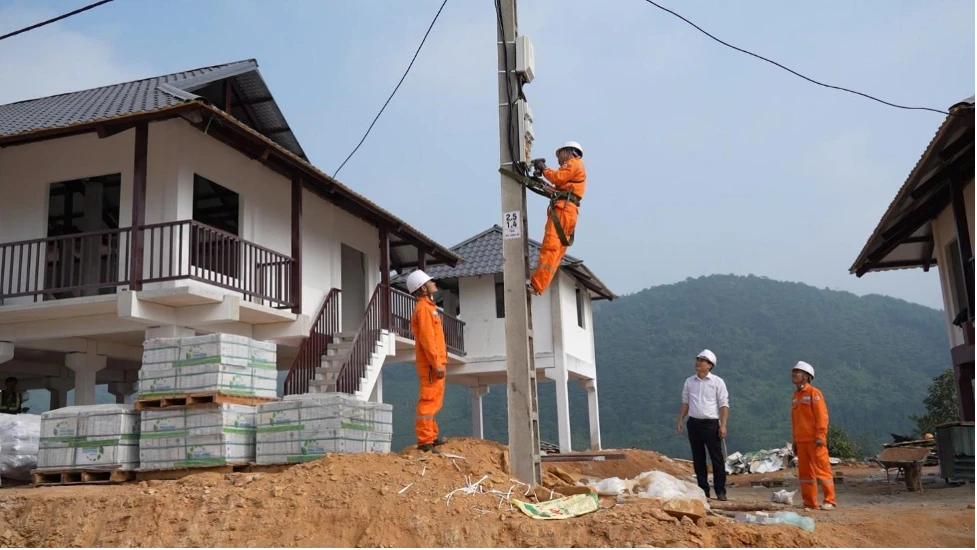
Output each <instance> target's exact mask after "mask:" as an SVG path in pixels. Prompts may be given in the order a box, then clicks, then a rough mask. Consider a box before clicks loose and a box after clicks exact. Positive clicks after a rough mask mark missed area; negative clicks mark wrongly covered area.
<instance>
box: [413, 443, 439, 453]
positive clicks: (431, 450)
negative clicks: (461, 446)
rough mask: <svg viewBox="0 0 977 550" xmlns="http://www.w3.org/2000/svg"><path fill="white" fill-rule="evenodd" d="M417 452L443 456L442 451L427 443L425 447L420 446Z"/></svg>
mask: <svg viewBox="0 0 977 550" xmlns="http://www.w3.org/2000/svg"><path fill="white" fill-rule="evenodd" d="M417 450H418V451H421V452H422V453H434V454H436V455H439V454H441V451H439V450H437V449H435V448H434V443H425V444H423V445H418V446H417Z"/></svg>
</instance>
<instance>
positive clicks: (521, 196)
mask: <svg viewBox="0 0 977 550" xmlns="http://www.w3.org/2000/svg"><path fill="white" fill-rule="evenodd" d="M494 1H495V7H496V11H497V13H496V16H497V17H496V22H497V25H496V26H497V27H499V28H498V30H497V36H498V40H497V46H498V54H499V72H498V74H499V162H500V164H501V166H502V168H506V169H509V170H513V171H516V172H519V170H517V169H516V168H515V166H514V161H515V160H517V159H518V157H516V158H515V159H514V158H513V153H514V152H515V153H517V154H518V152H519V151H520V148H523V147H527V146H528V144H527V143H526V141H525V140H526V138H525V136H523V135H520V133H519V122H518V120H516V117H515V114H516V113H515V112H514V111H516V110H517V109H516V106H515V102H516V100H518V99H519V76H518V75H517V74H516V70H515V69H516V43H515V41H516V36H517V32H516V29H517V21H516V0H494ZM501 177H502V222H503V225H502V228H503V237H502V254H503V257H504V258H505V266H504V272H503V273H504V276H503V286H504V289H505V348H506V359H507V373H506V379H507V384H506V393H507V395H508V405H509V473H510V474H511V475H512V476H513V477H515V478H516V479H519V480H520V481H523V482H524V483H528V484H530V485H532V486H536V485H538V484H539V483H540V481H541V479H542V469H541V463H540V457H539V405H538V402H537V398H536V364H535V360H534V359H535V357H534V355H535V354H534V352H533V317H532V302H531V296H530V295H529V293H528V292H527V291H526V281H527V280H528V273H529V240H528V239H529V236H528V235H527V233H526V188H525V187H524V186H523V185H522V184H521V183H519V182H517V181H516V180H514V179H512V178H511V177H509V176H506V175H505V174H502V176H501Z"/></svg>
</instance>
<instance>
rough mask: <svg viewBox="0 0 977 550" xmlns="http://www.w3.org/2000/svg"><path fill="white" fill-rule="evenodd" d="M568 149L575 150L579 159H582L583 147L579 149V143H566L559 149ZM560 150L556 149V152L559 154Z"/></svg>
mask: <svg viewBox="0 0 977 550" xmlns="http://www.w3.org/2000/svg"><path fill="white" fill-rule="evenodd" d="M568 147H569V148H571V149H576V150H577V152H578V153H580V158H583V147H581V146H580V144H579V143H577V142H576V141H568V142H566V143H564V144H563V145H561V146H560V149H566V148H568ZM560 149H557V150H556V152H557V153H559V152H560Z"/></svg>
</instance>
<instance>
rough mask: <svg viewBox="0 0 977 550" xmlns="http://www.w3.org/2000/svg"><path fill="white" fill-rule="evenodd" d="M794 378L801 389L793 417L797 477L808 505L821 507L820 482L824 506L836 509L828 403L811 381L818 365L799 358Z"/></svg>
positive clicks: (795, 392) (805, 505)
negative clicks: (829, 443) (829, 451)
mask: <svg viewBox="0 0 977 550" xmlns="http://www.w3.org/2000/svg"><path fill="white" fill-rule="evenodd" d="M791 380H792V381H793V382H794V386H796V387H797V390H796V391H794V399H793V402H792V403H791V413H790V420H791V425H792V427H793V432H794V454H795V455H796V456H797V477H798V478H799V480H800V483H801V496H802V497H803V498H804V507H805V508H815V509H816V508H817V507H818V486H817V484H818V482H820V483H821V490H822V491H823V492H824V505H823V506H822V507H821V508H822V509H823V510H832V509H834V508H835V506H837V503H836V502H835V483H834V476H833V475H832V473H831V460H830V458H829V457H828V405H827V404H826V403H825V402H824V395H823V394H822V393H821V390H819V389H817V388H815V387H814V386H812V385H811V382H812V381H813V380H814V367H812V366H811V365H810V364H808V363H805V362H804V361H798V362H797V364H796V365H794V368H793V369H792V370H791Z"/></svg>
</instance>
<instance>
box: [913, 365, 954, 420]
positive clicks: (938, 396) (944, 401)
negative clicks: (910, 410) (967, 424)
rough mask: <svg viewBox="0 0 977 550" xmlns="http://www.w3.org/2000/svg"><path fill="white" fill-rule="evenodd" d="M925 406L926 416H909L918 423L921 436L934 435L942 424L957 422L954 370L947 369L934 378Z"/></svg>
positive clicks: (924, 401)
mask: <svg viewBox="0 0 977 550" xmlns="http://www.w3.org/2000/svg"><path fill="white" fill-rule="evenodd" d="M923 405H924V406H925V407H926V414H923V415H915V414H913V415H910V416H909V419H910V420H912V421H913V422H915V423H916V431H917V432H919V433H918V435H919V436H922V435H923V434H925V433H933V431H934V430H935V429H936V427H937V426H939V425H940V424H943V423H946V422H952V421H954V420H957V417H958V416H959V410H958V408H957V391H956V388H954V384H953V369H947V370H945V371H943V372H942V373H940V374H939V375H937V376H936V377H935V378H933V383H932V384H930V387H929V390H928V391H927V394H926V398H925V399H923Z"/></svg>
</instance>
